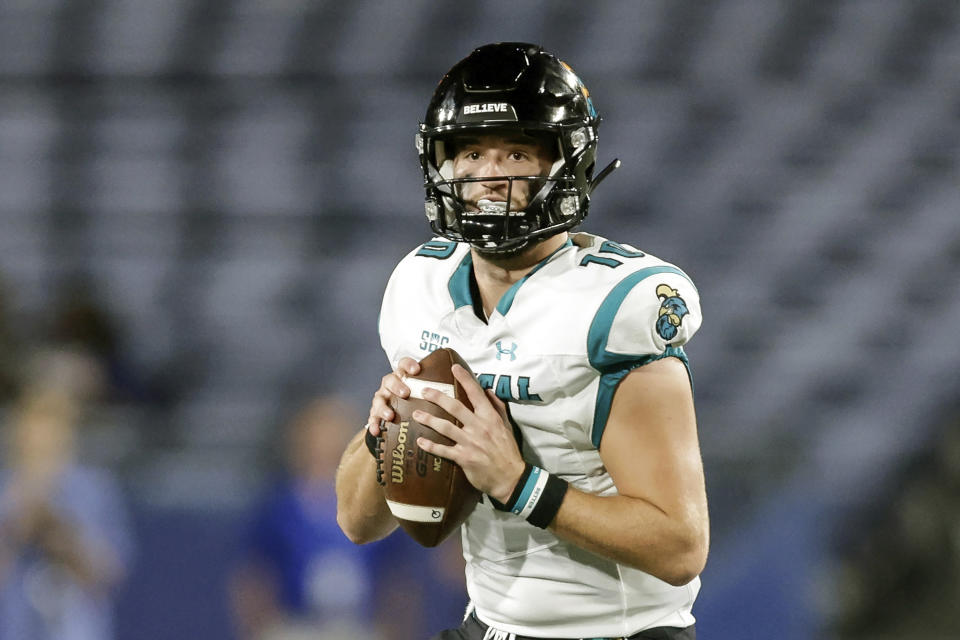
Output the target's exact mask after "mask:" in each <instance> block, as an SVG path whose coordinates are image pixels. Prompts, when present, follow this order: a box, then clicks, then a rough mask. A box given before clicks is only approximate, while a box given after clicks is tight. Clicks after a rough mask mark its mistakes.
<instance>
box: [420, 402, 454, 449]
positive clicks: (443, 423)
mask: <svg viewBox="0 0 960 640" xmlns="http://www.w3.org/2000/svg"><path fill="white" fill-rule="evenodd" d="M411 417H412V418H413V419H414V420H416V421H417V422H419V423H420V424H422V425H425V426H427V427H430V428H431V429H433V430H434V431H436V432H437V433H439V434H440V435H442V436H446V437H448V438H450V439H451V440H453V441H454V442H459V441H460V440H461V439H462V438H463V429H461V428H460V427H458V426H456V425H455V424H453V423H452V422H450V421H449V420H444V419H443V418H438V417H437V416H434V415H431V414H429V413H427V412H426V411H422V410H420V409H416V410H414V412H413V413H412V414H411Z"/></svg>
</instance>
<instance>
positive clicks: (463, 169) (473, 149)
mask: <svg viewBox="0 0 960 640" xmlns="http://www.w3.org/2000/svg"><path fill="white" fill-rule="evenodd" d="M454 149H455V150H456V153H455V155H454V158H453V177H454V178H490V179H489V180H481V181H479V182H468V183H465V184H464V185H463V186H462V191H461V194H460V196H461V197H462V198H463V200H464V201H465V202H466V206H467V209H468V210H470V211H478V210H479V206H478V204H477V203H478V202H479V201H480V200H490V201H492V202H506V201H507V195H508V193H509V197H510V203H509V207H510V210H512V211H520V210H522V209H523V208H524V207H526V206H527V202H528V201H529V199H530V186H531V185H530V181H529V180H514V181H513V186H512V187H511V186H510V182H509V181H507V180H503V179H500V178H502V177H503V176H545V175H547V174H548V173H549V171H550V167H551V165H552V164H553V155H554V154H553V153H551V151H550V150H549V149H547V147H546V145H544V144H543V143H541V142H540V141H538V140H536V139H534V138H530V137H528V136H524V135H522V134H516V135H509V134H508V135H498V134H488V135H482V136H477V137H462V138H459V139H457V140H456V141H455V142H454Z"/></svg>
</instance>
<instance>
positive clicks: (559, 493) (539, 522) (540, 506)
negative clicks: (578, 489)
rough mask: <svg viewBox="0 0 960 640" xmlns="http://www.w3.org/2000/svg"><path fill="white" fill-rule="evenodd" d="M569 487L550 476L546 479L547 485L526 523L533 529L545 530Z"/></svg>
mask: <svg viewBox="0 0 960 640" xmlns="http://www.w3.org/2000/svg"><path fill="white" fill-rule="evenodd" d="M569 487H570V484H569V483H568V482H567V481H566V480H563V479H562V478H558V477H557V476H555V475H552V474H551V475H550V476H549V477H548V478H547V485H546V486H545V487H544V488H543V493H542V494H540V499H539V500H538V501H537V504H536V506H535V507H534V508H533V512H532V513H531V514H530V515H529V516H527V522H529V523H530V524H532V525H533V526H535V527H540V528H541V529H546V528H547V527H548V526H549V525H550V523H551V522H553V519H554V518H556V517H557V512H558V511H560V505H561V504H562V503H563V498H564V496H566V495H567V489H568V488H569Z"/></svg>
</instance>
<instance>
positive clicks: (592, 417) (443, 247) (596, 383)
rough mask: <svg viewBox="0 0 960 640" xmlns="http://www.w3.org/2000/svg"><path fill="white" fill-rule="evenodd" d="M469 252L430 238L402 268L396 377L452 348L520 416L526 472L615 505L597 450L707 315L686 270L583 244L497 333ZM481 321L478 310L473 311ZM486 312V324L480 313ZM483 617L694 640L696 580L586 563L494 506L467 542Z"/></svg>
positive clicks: (529, 287)
mask: <svg viewBox="0 0 960 640" xmlns="http://www.w3.org/2000/svg"><path fill="white" fill-rule="evenodd" d="M471 272H472V262H471V254H470V251H469V246H468V245H466V244H456V243H452V242H449V241H447V240H443V239H434V240H432V241H430V242H427V243H426V244H424V245H422V246H421V247H419V248H418V249H417V250H414V251H413V252H411V253H410V254H409V255H408V256H407V257H405V258H404V259H403V260H402V261H401V262H400V264H399V265H398V266H397V268H396V270H395V271H394V273H393V275H392V276H391V278H390V282H389V284H388V285H387V290H386V293H385V295H384V299H383V308H382V310H381V313H380V336H381V342H382V344H383V348H384V350H385V351H386V353H387V357H388V358H389V359H390V362H391V364H392V365H393V366H394V367H395V366H396V365H397V363H398V361H399V360H400V359H401V358H402V357H404V356H409V357H412V358H414V359H417V360H419V359H421V358H422V357H423V356H424V355H426V354H427V353H428V352H430V351H433V350H435V349H437V348H439V347H451V348H453V349H455V350H456V351H457V352H458V353H459V354H460V355H461V356H463V358H464V359H465V360H466V361H467V362H468V363H469V364H470V367H471V369H472V370H473V372H474V374H476V375H477V379H478V380H479V382H480V383H481V385H482V386H484V387H486V388H492V389H494V390H495V391H496V393H497V395H498V396H499V397H500V398H502V399H504V400H505V401H507V402H508V403H509V405H510V410H511V414H512V417H513V418H514V420H515V422H516V424H517V425H518V426H519V429H520V432H521V435H522V449H521V450H522V453H523V457H524V459H526V460H527V461H528V462H530V463H532V464H534V465H537V466H539V467H542V468H544V469H546V470H547V471H549V472H550V473H552V474H555V475H558V476H559V477H561V478H563V479H564V480H566V481H568V482H569V483H570V484H571V485H573V486H574V487H576V488H577V489H579V490H581V491H585V492H587V493H592V494H598V495H615V494H616V493H617V487H616V486H615V485H614V483H613V480H612V479H611V477H610V475H609V473H607V470H606V468H605V467H604V465H603V462H602V461H601V459H600V454H599V451H598V448H599V445H600V441H601V439H602V437H603V430H604V427H605V425H606V420H607V416H608V414H609V411H610V406H611V402H612V400H613V395H614V391H615V390H616V385H617V383H618V382H619V381H620V380H621V379H623V377H624V376H625V375H626V374H627V373H628V372H629V371H630V370H631V369H633V368H635V367H638V366H642V365H643V364H646V363H648V362H651V361H653V360H657V359H659V358H663V357H665V356H675V357H678V358H680V359H682V360H683V361H684V362H686V356H685V355H684V353H683V349H682V345H683V344H684V343H685V342H686V341H687V340H688V339H689V338H690V337H691V336H692V335H693V334H694V332H696V330H697V328H698V327H699V326H700V321H701V315H700V302H699V296H698V294H697V291H696V289H695V288H694V286H693V284H692V282H691V281H690V279H689V278H688V277H687V276H686V275H685V274H684V273H683V272H682V271H680V270H679V269H678V268H676V267H675V266H673V265H670V264H668V263H666V262H664V261H662V260H659V259H658V258H655V257H653V256H651V255H647V254H645V253H643V252H641V251H638V250H636V249H634V248H632V247H629V246H624V245H620V244H617V243H615V242H610V241H608V240H605V239H604V238H600V237H598V236H594V235H590V234H586V233H578V234H575V235H573V236H571V242H568V243H567V244H566V245H564V247H562V248H561V249H559V250H558V251H556V252H555V253H554V254H553V255H551V256H550V257H548V258H547V259H545V260H544V261H543V262H541V263H540V264H539V265H537V266H536V267H535V268H534V269H533V270H532V271H531V272H530V273H529V274H527V276H526V277H524V278H523V279H522V280H520V281H519V282H517V283H516V284H515V285H514V286H513V287H512V288H511V289H510V290H508V291H507V293H506V294H504V296H503V298H502V299H501V300H500V301H499V304H498V305H497V308H496V310H495V311H494V312H493V313H492V315H491V316H490V318H489V319H488V321H487V322H484V321H483V320H481V319H480V318H479V317H478V316H477V314H476V312H475V310H474V308H475V307H474V296H475V295H476V293H475V292H476V287H475V284H474V285H471V282H472V276H471ZM477 307H478V308H479V304H477ZM481 313H482V312H481ZM462 537H463V548H464V557H465V559H466V564H467V569H466V576H467V590H468V593H469V595H470V599H471V602H472V604H473V606H474V607H475V610H476V613H477V615H478V617H479V618H480V619H481V620H482V621H483V622H485V623H487V624H488V625H491V626H494V627H497V628H499V629H502V630H505V631H509V632H513V633H518V634H521V635H531V636H554V637H589V636H598V635H602V636H620V635H630V634H632V633H635V632H637V631H640V630H642V629H646V628H650V627H656V626H676V627H686V626H689V625H691V624H693V622H694V618H693V616H692V615H691V607H692V605H693V601H694V599H695V598H696V595H697V592H698V590H699V588H700V581H699V578H697V579H695V580H694V581H693V582H691V583H690V584H688V585H686V586H682V587H674V586H671V585H669V584H667V583H666V582H663V581H661V580H659V579H657V578H655V577H653V576H651V575H649V574H647V573H644V572H642V571H639V570H637V569H633V568H630V567H628V566H625V565H623V564H619V563H617V562H615V561H613V560H609V559H606V558H603V557H600V556H598V555H596V554H593V553H591V552H588V551H585V550H583V549H581V548H578V547H576V546H575V545H572V544H570V543H567V542H565V541H563V540H561V539H559V538H557V536H555V535H554V534H553V533H552V532H550V531H549V530H544V529H539V528H537V527H534V526H533V525H531V524H529V523H528V522H526V520H523V519H521V518H519V517H518V516H516V515H513V514H511V513H505V512H501V511H496V510H495V509H494V508H493V507H492V506H491V505H490V502H489V500H488V499H486V498H485V499H484V501H483V503H481V504H480V505H479V506H478V507H477V509H476V510H475V511H474V512H473V514H472V515H471V516H470V517H469V518H468V519H467V521H466V523H465V524H464V525H463V530H462Z"/></svg>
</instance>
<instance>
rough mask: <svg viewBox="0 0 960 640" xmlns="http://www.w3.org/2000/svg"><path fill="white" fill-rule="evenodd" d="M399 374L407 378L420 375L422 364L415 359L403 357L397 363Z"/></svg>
mask: <svg viewBox="0 0 960 640" xmlns="http://www.w3.org/2000/svg"><path fill="white" fill-rule="evenodd" d="M397 373H399V374H401V375H407V376H415V375H417V374H418V373H420V363H419V362H417V361H416V360H414V359H413V358H409V357H403V358H400V362H398V363H397Z"/></svg>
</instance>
